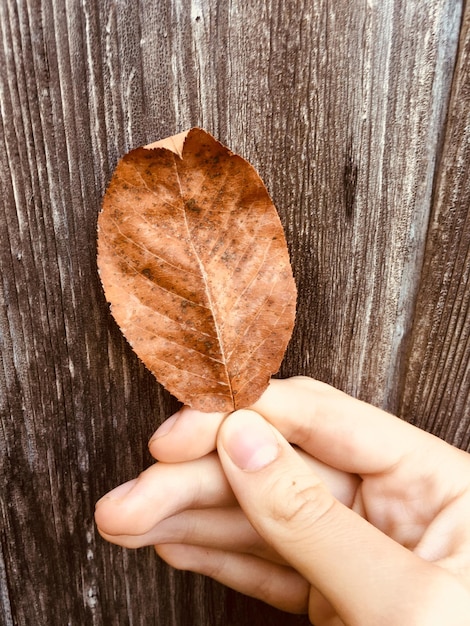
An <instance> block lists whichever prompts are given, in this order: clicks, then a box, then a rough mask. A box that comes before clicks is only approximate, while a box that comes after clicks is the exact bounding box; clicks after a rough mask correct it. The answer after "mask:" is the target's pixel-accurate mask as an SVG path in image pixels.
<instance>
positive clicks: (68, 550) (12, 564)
mask: <svg viewBox="0 0 470 626" xmlns="http://www.w3.org/2000/svg"><path fill="white" fill-rule="evenodd" d="M462 5H463V3H462V1H460V0H455V1H453V2H448V1H447V0H416V1H415V2H407V1H406V0H389V1H388V2H378V1H377V0H367V1H364V2H354V3H352V2H349V1H348V0H337V1H336V2H335V3H331V2H326V0H313V1H308V2H307V1H306V0H305V1H304V0H301V1H299V2H298V1H294V0H287V1H285V2H280V0H267V1H266V2H264V3H259V2H255V1H254V0H248V1H243V2H242V1H241V0H233V1H232V2H231V3H225V2H219V1H218V0H208V1H207V2H202V0H191V1H190V0H161V1H159V2H153V1H152V0H139V1H136V2H122V1H120V0H103V1H99V0H62V1H54V0H4V1H3V2H0V38H1V44H0V67H2V71H1V72H0V108H1V113H2V114H1V121H0V124H1V132H0V193H1V198H2V202H1V209H0V210H1V211H2V215H1V217H0V220H1V222H0V223H1V226H0V272H1V273H0V276H1V279H0V290H1V292H0V350H1V367H0V411H1V425H2V430H1V435H0V464H1V468H0V469H1V477H2V489H1V515H2V520H1V523H0V537H1V551H0V554H1V558H0V601H1V606H0V613H1V614H2V616H3V621H4V623H5V624H7V625H8V626H10V625H13V624H14V625H21V626H27V625H29V624H38V625H40V626H42V625H46V624H47V625H48V624H71V625H73V626H76V625H82V624H83V625H85V624H86V625H87V626H88V625H89V624H93V625H97V626H98V625H99V626H101V625H103V626H108V625H114V624H116V625H119V626H121V625H123V624H131V625H137V624H141V625H143V626H153V625H155V624H161V625H162V626H163V625H164V626H186V625H187V626H207V625H208V624H211V626H212V625H214V626H217V625H220V626H222V625H223V626H241V625H242V624H243V625H244V624H251V623H256V624H259V625H260V626H263V625H266V626H268V625H270V626H275V625H276V624H279V625H281V624H282V625H287V626H288V625H290V624H292V625H293V624H307V620H306V618H304V617H296V616H286V615H284V614H282V613H280V612H278V611H274V610H272V609H270V608H268V607H266V606H264V605H262V604H261V603H258V602H255V601H253V600H250V599H246V598H243V597H242V596H240V595H238V594H236V593H234V592H230V591H227V590H225V589H223V588H222V587H221V586H219V585H217V584H215V583H213V582H211V581H209V580H206V579H203V578H201V577H198V576H194V575H192V574H187V573H181V572H175V571H173V570H171V569H170V568H168V567H166V566H165V565H164V564H163V563H161V562H159V561H158V560H157V559H156V557H155V556H154V554H153V553H152V551H151V550H142V551H137V552H131V551H126V550H122V549H120V548H117V547H115V546H111V545H107V544H105V542H104V541H102V540H101V539H100V538H99V537H98V536H97V533H96V530H95V527H94V524H93V520H92V515H93V507H94V502H95V501H96V499H97V498H98V497H99V496H100V495H102V494H103V493H104V492H105V491H107V490H109V489H110V488H111V487H113V486H115V485H116V484H118V483H120V482H122V481H124V480H127V479H129V478H131V477H133V476H135V475H136V474H137V473H138V472H139V471H141V469H143V468H144V467H145V466H146V465H148V464H149V463H150V458H149V456H148V453H147V450H146V442H147V438H148V437H149V435H150V434H151V433H152V432H153V430H154V429H155V427H156V426H157V425H158V423H160V422H161V421H162V420H163V419H164V418H165V417H167V416H168V415H169V414H170V413H171V411H173V410H174V409H175V407H176V403H175V401H174V400H173V399H172V398H171V397H170V396H169V395H168V394H167V393H166V392H165V391H163V390H162V389H161V388H160V387H159V386H158V385H157V384H156V383H155V381H154V379H153V378H152V377H151V376H150V375H149V373H148V372H147V371H146V370H145V369H144V368H143V366H142V365H141V364H140V363H139V362H138V360H137V358H136V357H135V356H134V355H133V353H132V351H131V350H130V349H129V347H128V345H127V344H126V342H125V341H124V340H123V338H122V336H121V335H120V333H119V331H118V329H117V327H116V325H115V324H114V323H113V321H112V318H111V317H110V315H109V312H108V309H107V306H106V302H105V299H104V296H103V293H102V290H101V286H100V283H99V280H98V276H97V271H96V219H97V214H98V211H99V208H100V204H101V198H102V196H103V193H104V189H105V187H106V184H107V183H108V181H109V178H110V174H111V172H112V171H113V169H114V167H115V165H116V163H117V160H118V158H119V157H121V156H122V155H123V154H124V153H125V152H127V151H128V150H129V149H131V148H134V147H137V146H139V145H144V144H147V143H149V142H151V141H154V140H156V139H159V138H162V137H166V136H169V135H173V134H175V133H177V132H179V131H182V130H185V129H187V128H190V127H192V126H201V127H203V128H206V129H207V130H209V131H211V132H212V133H213V134H214V135H215V136H216V137H217V138H218V139H220V140H221V141H222V142H223V143H224V144H226V145H230V146H231V148H233V150H234V151H236V152H237V153H239V154H241V155H242V156H244V157H245V158H247V159H248V160H249V161H250V162H251V163H253V165H254V166H255V167H256V168H257V169H258V171H259V172H260V174H261V177H262V178H263V180H264V182H265V183H266V184H267V187H268V190H269V191H270V193H271V195H272V197H273V199H274V202H275V204H276V206H277V208H278V210H279V212H280V214H281V218H282V221H283V224H284V226H285V230H286V233H287V239H288V244H289V246H290V250H291V254H292V262H293V266H294V274H295V277H296V281H297V284H298V290H299V309H298V322H297V326H296V329H295V333H294V338H293V340H292V342H291V345H290V348H289V350H288V354H287V358H286V360H285V364H284V367H283V374H284V375H289V374H297V373H305V374H310V375H315V376H317V377H319V378H321V379H323V380H325V381H327V382H330V383H333V384H335V385H337V386H340V387H341V388H343V389H345V390H346V391H349V392H351V393H353V394H355V395H358V396H360V397H362V398H363V399H365V400H370V401H373V402H375V403H376V404H380V405H383V406H386V407H388V408H390V409H392V410H398V409H399V408H400V411H401V413H402V414H403V415H407V416H408V417H410V418H412V419H415V420H416V421H417V423H419V424H420V425H422V426H425V427H426V428H429V429H431V430H434V431H435V432H437V433H438V434H441V435H443V436H445V437H446V438H448V439H449V440H450V441H452V442H453V443H455V444H457V445H460V446H462V447H468V445H469V421H468V412H466V411H468V409H465V408H464V404H465V401H466V399H467V397H468V390H469V377H468V331H467V326H468V324H467V316H468V288H467V282H466V281H467V279H468V276H467V273H468V240H469V232H470V231H469V228H470V226H469V225H468V218H467V211H468V209H467V207H468V199H469V194H470V182H469V181H470V177H469V175H468V161H469V159H468V147H467V145H466V142H468V136H467V135H468V125H469V124H468V116H469V111H470V95H469V89H468V67H467V65H468V61H467V60H468V7H467V19H466V21H465V22H464V28H463V30H462V35H461V40H460V48H459V57H458V62H457V65H456V72H455V77H454V84H453V87H452V99H451V105H450V108H449V109H448V104H449V95H450V93H451V83H452V77H453V70H454V66H455V64H456V56H457V44H458V39H459V32H460V25H461V24H460V22H461V14H462ZM467 5H468V3H467ZM447 111H449V112H448V114H447ZM446 116H447V117H446ZM446 119H447V124H446ZM434 181H435V192H434V199H433V200H432V189H433V182H434ZM431 209H432V216H431ZM430 219H431V222H430V229H429V233H427V231H428V223H429V220H430ZM426 238H427V246H426V247H425V243H426ZM422 268H423V272H422V274H421V269H422ZM418 293H419V296H418V299H417V294H418ZM410 338H411V339H410ZM409 339H410V341H408V340H409ZM410 347H411V348H410ZM418 409H420V414H419V415H418V414H417V413H418ZM421 409H423V410H421Z"/></svg>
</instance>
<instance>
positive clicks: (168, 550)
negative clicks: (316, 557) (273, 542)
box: [155, 544, 309, 613]
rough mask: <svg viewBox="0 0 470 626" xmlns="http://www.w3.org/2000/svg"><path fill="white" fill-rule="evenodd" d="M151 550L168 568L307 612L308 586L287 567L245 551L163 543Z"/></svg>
mask: <svg viewBox="0 0 470 626" xmlns="http://www.w3.org/2000/svg"><path fill="white" fill-rule="evenodd" d="M155 549H156V551H157V554H158V555H159V556H160V557H161V558H162V559H164V560H165V561H166V562H167V563H169V564H170V565H171V566H172V567H175V568H177V569H183V570H189V571H192V572H196V573H198V574H203V575H204V576H210V578H213V579H214V580H217V581H218V582H220V583H222V584H223V585H226V586H227V587H230V588H232V589H235V590H236V591H239V592H241V593H244V594H245V595H248V596H251V597H254V598H258V599H259V600H262V601H263V602H267V603H268V604H271V605H272V606H274V607H276V608H278V609H281V610H283V611H288V612H290V613H306V612H307V608H308V593H309V585H308V584H307V582H306V581H305V579H304V578H302V576H300V575H299V574H298V573H297V572H295V571H294V570H293V569H291V568H290V567H285V566H283V565H278V564H276V563H269V562H268V561H265V560H263V559H259V558H257V557H255V556H251V555H247V554H238V553H231V552H225V551H223V550H215V549H207V548H201V547H199V546H188V545H172V544H166V545H161V546H155Z"/></svg>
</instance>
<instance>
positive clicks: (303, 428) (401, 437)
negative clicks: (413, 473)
mask: <svg viewBox="0 0 470 626" xmlns="http://www.w3.org/2000/svg"><path fill="white" fill-rule="evenodd" d="M252 408H253V409H254V410H256V411H257V412H258V413H260V414H261V415H262V416H263V417H264V418H265V419H266V420H267V421H269V422H270V423H271V424H272V425H273V426H274V427H275V428H277V430H279V431H280V432H281V433H282V434H283V435H284V437H285V438H286V439H287V440H288V441H290V442H291V443H294V444H297V445H298V446H300V447H301V448H302V449H304V450H305V451H306V452H308V453H309V454H311V455H313V456H314V457H315V458H317V459H319V460H321V461H323V462H324V463H326V464H328V465H331V466H333V467H336V468H338V469H340V470H343V471H345V472H352V473H356V474H370V473H382V472H386V471H390V470H392V469H393V468H394V467H395V466H396V465H397V464H398V463H399V462H400V461H401V460H402V459H403V458H404V457H405V456H408V455H410V454H413V453H415V452H416V451H419V454H420V455H422V456H423V458H426V457H428V458H430V459H432V461H433V463H434V462H435V460H436V455H438V456H441V455H442V454H444V455H446V456H447V455H448V453H450V454H449V455H448V456H449V457H451V458H454V459H455V457H456V456H458V451H456V450H455V448H453V447H452V446H450V445H448V444H446V443H445V442H444V441H442V440H440V439H438V438H437V437H435V436H434V435H431V434H429V433H426V432H424V431H422V430H420V429H419V428H416V427H415V426H412V425H411V424H408V423H407V422H405V421H403V420H401V419H399V418H397V417H394V416H393V415H391V414H389V413H387V412H385V411H383V410H381V409H378V408H377V407H374V406H372V405H370V404H367V403H365V402H362V401H360V400H357V399H355V398H352V397H351V396H348V395H347V394H345V393H343V392H342V391H339V390H338V389H335V388H334V387H331V386H330V385H327V384H325V383H321V382H319V381H317V380H314V379H312V378H307V377H301V376H298V377H293V378H288V379H285V380H278V379H272V380H271V382H270V384H269V387H268V389H267V390H266V391H265V392H264V394H263V395H262V396H261V398H260V399H259V400H258V401H257V402H256V403H255V404H254V405H253V407H252ZM456 453H457V454H456ZM467 461H468V460H467Z"/></svg>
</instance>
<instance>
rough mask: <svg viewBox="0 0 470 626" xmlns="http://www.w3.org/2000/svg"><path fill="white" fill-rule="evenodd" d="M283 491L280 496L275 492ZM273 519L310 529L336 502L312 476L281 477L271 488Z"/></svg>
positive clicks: (326, 514)
mask: <svg viewBox="0 0 470 626" xmlns="http://www.w3.org/2000/svg"><path fill="white" fill-rule="evenodd" d="M279 493H284V494H285V496H284V497H282V498H279V497H276V494H279ZM272 494H273V499H272V514H273V519H274V520H275V521H277V522H280V523H281V524H286V525H289V526H295V527H296V530H297V527H298V528H308V529H311V528H312V525H314V524H319V523H320V522H321V520H322V519H323V518H324V517H326V516H328V515H329V514H330V512H331V510H332V509H333V507H334V506H335V504H336V501H335V499H334V498H333V496H332V495H331V494H330V492H329V491H328V490H327V488H326V487H325V486H324V485H323V483H321V482H312V477H311V476H308V477H306V478H301V479H299V480H290V483H288V484H287V485H286V479H285V478H283V477H281V478H280V479H279V481H278V484H277V485H275V486H274V489H273V490H272Z"/></svg>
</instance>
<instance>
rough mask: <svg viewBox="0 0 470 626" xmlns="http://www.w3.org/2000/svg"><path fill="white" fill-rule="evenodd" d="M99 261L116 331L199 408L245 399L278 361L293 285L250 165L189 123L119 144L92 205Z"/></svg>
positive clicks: (271, 211) (271, 213)
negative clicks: (120, 150)
mask: <svg viewBox="0 0 470 626" xmlns="http://www.w3.org/2000/svg"><path fill="white" fill-rule="evenodd" d="M98 265H99V269H100V276H101V280H102V283H103V286H104V290H105V294H106V297H107V299H108V301H109V302H110V303H111V310H112V313H113V315H114V317H115V319H116V321H117V322H118V324H119V326H120V327H121V329H122V332H123V333H124V335H125V336H126V338H127V339H128V341H129V343H130V344H131V345H132V347H133V348H134V350H135V352H136V353H137V354H138V356H139V357H140V358H141V359H142V361H143V362H144V363H145V365H146V366H147V367H148V368H149V369H150V371H151V372H153V373H154V375H155V376H156V377H157V379H158V380H159V381H160V382H161V383H162V384H163V385H164V386H165V387H166V388H167V389H168V390H169V391H170V392H171V393H173V394H174V395H175V396H176V397H177V398H178V399H179V400H181V401H182V402H184V403H185V404H189V405H191V406H193V407H195V408H198V409H200V410H202V411H231V410H233V409H237V408H241V407H245V406H249V405H250V404H252V403H253V402H254V401H255V400H257V399H258V397H259V396H260V395H261V393H262V392H263V391H264V389H265V388H266V387H267V385H268V382H269V378H270V376H271V375H272V374H273V373H274V372H276V371H277V370H278V368H279V366H280V364H281V361H282V358H283V355H284V352H285V349H286V346H287V343H288V341H289V338H290V335H291V332H292V328H293V325H294V318H295V298H296V289H295V284H294V280H293V277H292V271H291V268H290V264H289V256H288V252H287V247H286V242H285V238H284V232H283V229H282V226H281V222H280V220H279V217H278V215H277V212H276V209H275V207H274V205H273V204H272V201H271V199H270V197H269V195H268V192H267V191H266V188H265V186H264V185H263V183H262V181H261V179H260V177H259V176H258V174H257V173H256V171H255V170H254V168H253V167H252V166H251V165H250V164H249V163H248V162H247V161H245V160H244V159H242V158H241V157H239V156H237V155H234V154H232V153H231V152H230V151H229V150H228V149H227V148H226V147H224V146H223V145H222V144H220V143H219V142H218V141H216V140H215V139H214V138H213V137H212V136H211V135H209V134H208V133H206V132H204V131H203V130H201V129H198V128H193V129H192V130H190V131H189V132H187V133H182V134H181V135H176V136H175V137H172V138H170V139H167V140H165V141H163V142H157V143H156V144H152V145H151V146H147V147H146V148H138V149H137V150H133V151H132V152H130V153H129V154H127V155H126V156H125V157H124V158H123V159H122V160H121V161H120V162H119V164H118V166H117V168H116V171H115V173H114V176H113V178H112V180H111V183H110V185H109V188H108V190H107V192H106V195H105V198H104V202H103V210H102V212H101V214H100V216H99V231H98Z"/></svg>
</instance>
